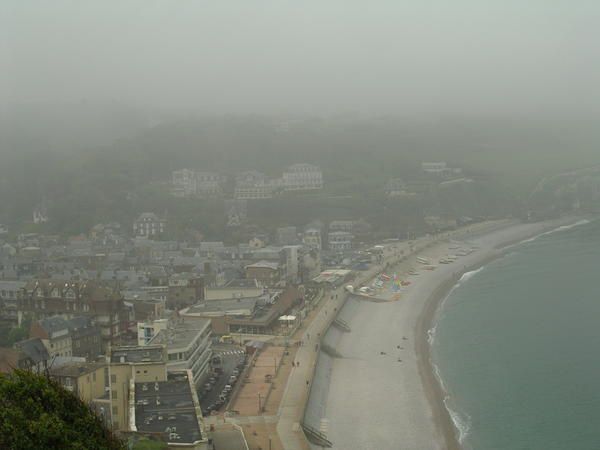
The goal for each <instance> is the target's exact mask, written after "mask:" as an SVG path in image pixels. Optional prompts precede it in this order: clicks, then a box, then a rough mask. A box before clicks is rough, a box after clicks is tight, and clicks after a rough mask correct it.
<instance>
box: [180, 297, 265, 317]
mask: <svg viewBox="0 0 600 450" xmlns="http://www.w3.org/2000/svg"><path fill="white" fill-rule="evenodd" d="M261 299H265V297H264V296H259V297H245V298H232V299H224V300H209V301H207V302H203V303H196V304H195V305H193V306H191V307H189V308H188V310H187V311H186V313H187V314H202V313H204V314H209V313H223V314H227V312H230V311H239V310H242V309H243V310H250V311H254V310H255V309H256V304H257V303H258V302H259V300H261Z"/></svg>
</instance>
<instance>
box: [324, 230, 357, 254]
mask: <svg viewBox="0 0 600 450" xmlns="http://www.w3.org/2000/svg"><path fill="white" fill-rule="evenodd" d="M352 239H354V236H353V235H352V233H349V232H347V231H334V232H331V233H329V234H328V235H327V243H328V245H329V250H331V251H336V252H340V251H345V250H351V249H352Z"/></svg>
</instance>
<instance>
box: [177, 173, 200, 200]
mask: <svg viewBox="0 0 600 450" xmlns="http://www.w3.org/2000/svg"><path fill="white" fill-rule="evenodd" d="M172 183H173V195H175V196H177V197H190V196H192V195H195V194H196V174H195V172H194V171H193V170H190V169H181V170H175V171H173V174H172Z"/></svg>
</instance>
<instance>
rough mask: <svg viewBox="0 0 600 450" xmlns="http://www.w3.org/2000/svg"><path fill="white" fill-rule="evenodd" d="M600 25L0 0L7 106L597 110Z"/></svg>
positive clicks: (576, 14)
mask: <svg viewBox="0 0 600 450" xmlns="http://www.w3.org/2000/svg"><path fill="white" fill-rule="evenodd" d="M599 13H600V5H599V4H598V2H594V1H583V0H580V1H566V0H555V1H551V2H548V1H542V0H539V1H526V2H523V1H515V0H509V1H496V2H489V1H467V0H458V1H453V2H449V1H406V0H403V1H402V0H395V1H377V2H366V1H349V0H343V1H342V0H330V1H314V0H306V1H302V2H291V1H267V0H259V1H253V2H248V1H240V0H231V1H225V2H221V1H212V2H208V1H200V0H196V1H190V0H183V1H148V0H137V1H133V0H119V1H114V0H111V1H102V2H99V1H96V2H89V1H76V0H73V1H66V0H53V1H52V2H42V3H40V2H31V1H22V0H4V1H3V2H2V5H1V6H0V52H1V54H2V57H1V58H0V72H1V73H2V76H1V77H0V80H1V81H0V96H1V97H2V99H3V100H2V102H1V106H0V107H1V108H2V110H3V111H2V112H3V113H4V114H6V113H9V115H10V114H11V113H13V112H15V111H18V110H19V109H20V108H28V107H29V108H34V109H38V110H39V109H40V108H55V107H62V106H64V105H72V104H75V105H100V106H101V107H102V108H106V109H108V110H110V109H111V108H114V109H117V108H125V107H127V108H136V109H139V110H144V111H158V110H161V111H188V112H195V113H202V114H223V113H235V114H248V113H258V114H273V113H285V114H288V113H300V114H320V115H327V114H339V113H359V114H367V115H372V114H375V115H376V114H398V115H408V116H412V115H431V114H460V115H465V114H466V115H471V114H477V115H478V114H502V115H505V114H510V115H522V114H525V115H529V114H531V115H537V114H541V113H544V114H546V113H557V114H565V113H566V114H583V115H585V114H593V113H596V112H597V110H598V106H597V105H598V95H600V94H599V92H598V90H597V89H595V84H596V81H597V79H598V77H599V75H600V73H599V66H598V64H599V63H598V61H599V60H600V59H599V58H598V56H600V55H599V54H598V53H599V49H598V46H597V41H598V31H597V30H598V29H599V28H598V25H599V23H598V22H599V20H598V17H599V16H598V14H599ZM61 105H62V106H61Z"/></svg>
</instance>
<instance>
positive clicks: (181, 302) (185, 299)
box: [167, 273, 204, 309]
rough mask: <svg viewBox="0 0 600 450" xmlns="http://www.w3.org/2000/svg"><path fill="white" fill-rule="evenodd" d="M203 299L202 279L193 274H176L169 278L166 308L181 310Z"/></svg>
mask: <svg viewBox="0 0 600 450" xmlns="http://www.w3.org/2000/svg"><path fill="white" fill-rule="evenodd" d="M203 298H204V277H203V276H201V275H197V274H194V273H176V274H173V275H171V277H170V278H169V291H168V294H167V308H170V309H181V308H184V307H186V306H189V305H193V304H194V303H196V302H198V301H200V300H202V299H203Z"/></svg>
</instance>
